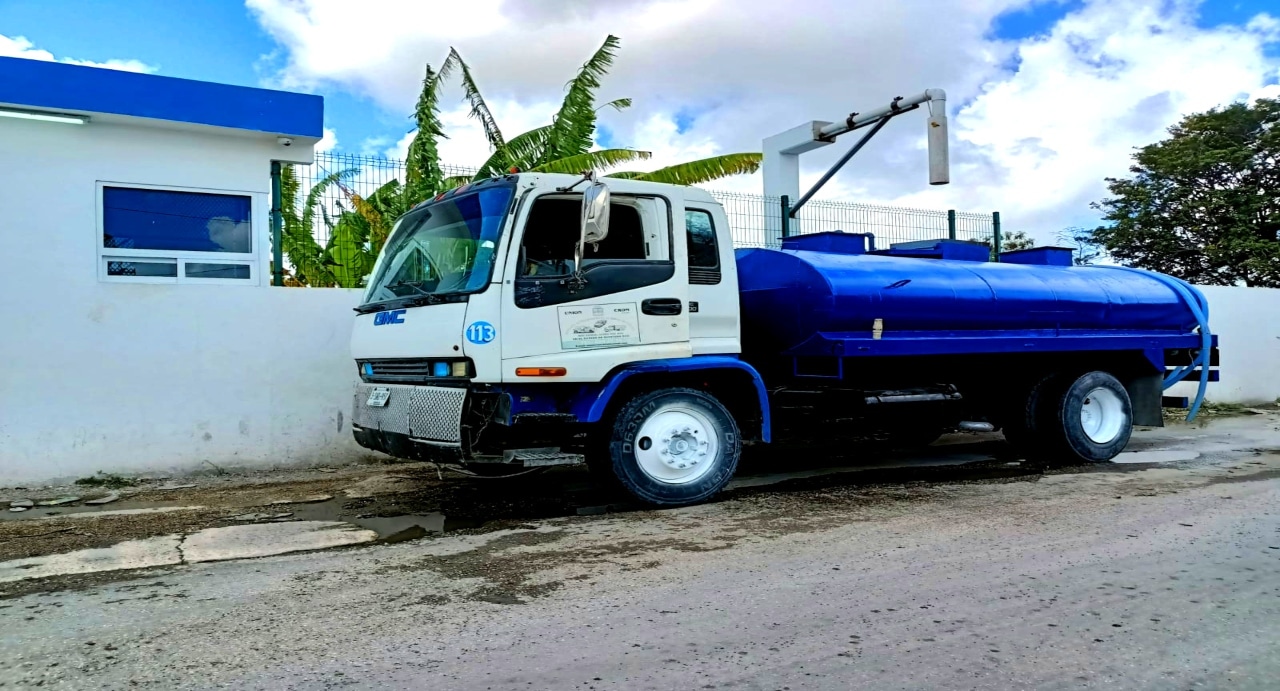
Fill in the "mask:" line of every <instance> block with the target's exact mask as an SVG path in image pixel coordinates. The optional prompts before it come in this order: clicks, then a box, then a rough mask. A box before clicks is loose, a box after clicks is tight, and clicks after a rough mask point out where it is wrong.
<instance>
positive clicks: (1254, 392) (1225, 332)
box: [1169, 286, 1280, 403]
mask: <svg viewBox="0 0 1280 691" xmlns="http://www.w3.org/2000/svg"><path fill="white" fill-rule="evenodd" d="M1197 287H1198V288H1200V290H1201V291H1203V292H1204V295H1205V297H1206V298H1207V299H1208V300H1209V325H1210V327H1211V328H1212V330H1213V332H1214V333H1215V334H1218V349H1219V351H1220V353H1219V355H1220V363H1221V364H1220V366H1219V367H1218V370H1219V376H1220V377H1221V381H1219V382H1216V383H1214V382H1210V384H1209V390H1208V393H1207V394H1206V395H1205V399H1206V400H1209V401H1214V402H1217V403H1268V402H1274V401H1276V400H1277V399H1280V290H1277V289H1270V288H1228V287H1222V286H1197ZM1195 390H1196V387H1195V386H1194V385H1191V384H1186V383H1183V384H1178V385H1177V386H1175V387H1174V388H1172V389H1170V390H1169V395H1171V396H1173V395H1176V396H1194V395H1195Z"/></svg>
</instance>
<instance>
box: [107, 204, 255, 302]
mask: <svg viewBox="0 0 1280 691" xmlns="http://www.w3.org/2000/svg"><path fill="white" fill-rule="evenodd" d="M99 190H100V198H101V210H102V215H101V220H102V227H101V233H102V239H101V244H100V245H99V248H98V249H99V262H100V271H101V272H102V273H101V275H102V277H103V279H104V280H109V281H132V282H142V283H213V282H222V283H239V284H246V283H256V282H257V275H256V273H257V271H256V269H255V268H254V264H255V259H256V257H255V254H254V252H255V249H256V248H255V247H254V244H255V243H254V233H253V198H252V197H251V196H250V195H248V194H226V193H214V192H195V191H188V190H176V189H163V188H151V187H125V186H118V185H109V184H103V185H100V187H99Z"/></svg>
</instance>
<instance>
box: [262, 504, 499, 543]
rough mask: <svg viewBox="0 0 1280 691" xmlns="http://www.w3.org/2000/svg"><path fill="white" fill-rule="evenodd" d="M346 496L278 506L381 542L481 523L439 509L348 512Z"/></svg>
mask: <svg viewBox="0 0 1280 691" xmlns="http://www.w3.org/2000/svg"><path fill="white" fill-rule="evenodd" d="M350 501H351V500H350V499H332V500H329V501H326V502H320V503H316V504H299V505H296V506H294V505H290V506H280V507H277V508H280V509H292V510H293V516H292V517H291V518H292V519H301V520H311V521H342V522H345V523H349V524H351V525H354V526H358V527H360V528H363V529H365V530H371V531H373V532H374V533H376V534H377V535H378V539H379V541H381V542H384V543H388V544H394V543H397V542H407V541H409V540H417V539H418V538H422V537H426V536H428V535H442V534H444V533H448V532H453V531H455V530H469V529H472V528H479V527H480V526H482V525H484V523H485V521H484V520H478V519H465V518H450V517H448V516H446V515H444V514H443V513H440V512H434V511H433V512H424V513H404V514H398V515H393V516H388V515H369V514H359V513H357V514H356V515H352V510H351V509H349V508H346V507H345V505H346V504H348V503H350Z"/></svg>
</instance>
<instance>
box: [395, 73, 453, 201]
mask: <svg viewBox="0 0 1280 691" xmlns="http://www.w3.org/2000/svg"><path fill="white" fill-rule="evenodd" d="M452 69H453V64H452V63H451V62H450V61H449V60H445V61H444V64H443V65H441V66H440V71H439V72H436V71H434V70H432V69H431V65H427V67H426V74H425V76H423V79H422V93H420V94H419V95H418V104H417V107H416V108H415V110H414V120H415V121H416V122H417V125H418V129H417V134H415V135H414V137H413V141H412V142H410V143H409V152H408V155H407V156H406V157H405V162H404V163H405V190H406V194H409V195H410V197H411V198H416V199H418V201H421V200H423V199H426V198H428V197H431V196H433V195H434V194H436V193H437V192H438V190H439V187H440V181H441V178H443V177H444V175H443V173H441V172H440V151H439V148H438V147H437V143H438V140H439V139H440V138H442V137H445V134H444V125H442V124H441V123H440V107H439V106H440V93H439V92H440V84H441V82H442V81H444V80H445V79H447V78H448V75H449V73H450V72H451V71H452Z"/></svg>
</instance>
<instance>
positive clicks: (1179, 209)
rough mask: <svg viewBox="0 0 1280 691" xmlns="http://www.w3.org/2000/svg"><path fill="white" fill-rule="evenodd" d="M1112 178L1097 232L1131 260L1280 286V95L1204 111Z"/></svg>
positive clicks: (1213, 281)
mask: <svg viewBox="0 0 1280 691" xmlns="http://www.w3.org/2000/svg"><path fill="white" fill-rule="evenodd" d="M1169 135H1170V136H1169V138H1168V139H1165V140H1163V141H1160V142H1156V143H1155V144H1150V145H1147V146H1144V147H1142V148H1141V149H1139V150H1138V151H1137V152H1136V153H1135V154H1134V155H1133V159H1134V165H1133V166H1132V167H1130V169H1129V171H1130V172H1131V173H1133V177H1131V178H1125V179H1118V178H1107V186H1108V188H1109V189H1110V191H1111V194H1112V195H1114V196H1112V197H1110V198H1108V199H1105V200H1103V201H1101V202H1098V203H1095V204H1094V205H1093V206H1094V208H1096V209H1098V210H1100V211H1103V212H1104V216H1103V218H1104V219H1105V220H1106V221H1107V222H1108V223H1109V225H1104V226H1101V227H1099V228H1097V229H1095V230H1094V231H1093V233H1092V240H1093V241H1095V242H1097V243H1098V244H1099V245H1101V246H1102V247H1103V248H1105V249H1106V251H1107V253H1108V254H1110V255H1111V256H1112V257H1114V258H1115V259H1116V260H1118V261H1119V262H1121V263H1124V264H1129V265H1132V266H1136V267H1140V268H1143V269H1150V270H1154V271H1160V272H1162V273H1166V274H1170V275H1173V276H1176V277H1178V278H1181V279H1184V280H1186V281H1189V282H1192V283H1199V284H1206V285H1241V284H1243V285H1246V286H1265V287H1272V288H1275V287H1280V236H1278V235H1277V234H1278V233H1280V99H1265V98H1263V99H1258V100H1257V101H1256V102H1255V103H1253V104H1252V105H1250V104H1246V103H1233V104H1231V105H1229V106H1227V107H1225V108H1214V109H1212V110H1209V111H1206V112H1203V113H1195V114H1192V115H1188V116H1186V117H1184V118H1183V119H1182V120H1181V121H1180V122H1179V123H1178V124H1176V125H1174V126H1172V127H1170V128H1169Z"/></svg>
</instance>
